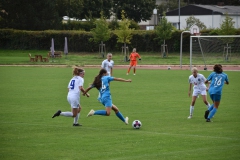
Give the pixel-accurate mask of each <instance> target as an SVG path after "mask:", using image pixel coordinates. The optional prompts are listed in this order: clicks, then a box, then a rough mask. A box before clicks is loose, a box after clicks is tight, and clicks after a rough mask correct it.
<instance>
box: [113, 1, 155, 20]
mask: <svg viewBox="0 0 240 160" xmlns="http://www.w3.org/2000/svg"><path fill="white" fill-rule="evenodd" d="M155 7H156V0H137V1H136V0H128V1H121V0H113V13H115V15H116V17H117V19H121V18H122V15H121V11H122V10H124V11H125V13H126V18H128V19H130V20H134V21H136V22H140V21H146V20H149V19H150V18H151V16H152V14H153V9H154V8H155Z"/></svg>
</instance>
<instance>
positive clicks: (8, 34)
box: [0, 29, 240, 52]
mask: <svg viewBox="0 0 240 160" xmlns="http://www.w3.org/2000/svg"><path fill="white" fill-rule="evenodd" d="M181 32H182V31H179V30H176V31H174V32H173V34H172V37H171V39H169V40H166V44H167V45H168V52H179V50H180V36H181ZM237 33H238V34H240V29H238V30H237ZM202 34H204V35H209V34H214V30H205V31H203V32H202ZM189 36H190V34H184V35H183V48H182V49H183V51H184V52H188V51H189V43H190V42H189V40H190V39H189ZM65 37H67V38H68V48H69V52H98V50H99V48H98V47H99V44H98V43H94V42H90V41H89V39H90V38H92V35H91V33H90V32H86V31H67V30H60V31H57V30H47V31H24V30H13V29H0V48H1V49H31V50H50V46H51V39H52V38H54V48H55V50H61V51H63V49H64V39H65ZM155 38H156V33H155V31H144V30H134V31H133V37H132V40H131V44H128V47H129V51H131V50H132V48H137V50H138V51H141V52H160V51H161V48H160V45H159V44H158V41H156V40H154V39H155ZM104 43H105V44H106V50H107V52H113V51H117V52H121V50H122V48H121V47H122V45H123V44H121V43H117V36H116V35H115V34H114V32H111V36H110V39H109V40H108V41H106V42H104Z"/></svg>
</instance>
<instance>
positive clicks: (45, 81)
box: [0, 67, 240, 160]
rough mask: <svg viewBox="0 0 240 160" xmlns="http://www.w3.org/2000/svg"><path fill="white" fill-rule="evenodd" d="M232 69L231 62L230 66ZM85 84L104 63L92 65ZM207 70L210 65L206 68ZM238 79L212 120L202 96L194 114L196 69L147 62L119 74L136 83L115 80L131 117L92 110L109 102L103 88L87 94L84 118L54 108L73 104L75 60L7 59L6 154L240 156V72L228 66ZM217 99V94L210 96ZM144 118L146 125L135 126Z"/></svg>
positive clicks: (54, 159)
mask: <svg viewBox="0 0 240 160" xmlns="http://www.w3.org/2000/svg"><path fill="white" fill-rule="evenodd" d="M223 69H224V68H223ZM85 70H86V74H85V78H84V79H85V83H84V87H85V88H87V87H88V85H89V84H90V83H91V82H92V81H93V78H94V77H95V76H96V75H97V74H98V71H99V69H89V68H86V69H85ZM200 73H202V74H203V75H205V77H207V76H208V75H209V74H210V73H211V72H210V71H200ZM225 73H227V74H228V77H229V81H230V84H229V85H225V86H224V88H223V95H222V100H221V104H220V107H219V110H218V112H217V113H216V115H215V117H214V118H213V122H212V123H206V122H205V119H204V118H203V115H204V111H205V110H206V106H205V104H204V103H203V102H202V99H201V97H200V98H198V99H197V102H196V104H195V110H194V115H193V118H192V119H187V117H188V116H189V105H190V102H191V98H189V97H188V87H189V84H188V77H189V75H190V74H191V73H190V71H189V70H144V69H138V70H137V75H136V76H133V75H132V72H131V74H130V75H128V76H127V75H126V69H114V72H113V75H114V76H115V77H121V78H125V79H132V83H124V82H111V86H110V87H111V93H112V99H113V103H114V104H115V105H116V106H117V107H118V108H119V109H120V111H121V112H122V114H123V115H124V116H125V117H126V116H128V117H129V119H130V120H129V122H130V124H129V125H125V124H124V123H123V122H122V121H120V120H119V119H118V118H117V117H116V116H115V114H114V112H112V113H111V115H110V116H109V117H105V116H92V117H88V118H87V117H86V116H87V113H88V112H89V111H90V109H94V110H98V109H104V106H102V104H100V103H99V102H98V101H97V96H98V92H97V90H96V89H92V90H91V91H90V92H89V93H90V95H91V96H90V97H89V98H87V97H83V96H81V106H82V111H81V115H80V119H79V123H81V124H82V125H83V126H81V127H73V126H72V123H73V118H66V117H61V116H60V117H56V118H54V119H52V118H51V117H52V115H53V114H54V113H55V112H56V111H57V110H58V109H61V110H62V111H70V106H69V104H68V102H67V98H66V97H67V84H68V82H69V80H70V79H71V77H72V68H70V67H69V68H63V67H0V75H1V76H0V82H1V83H0V108H1V111H0V130H1V136H0V159H1V160H13V159H17V160H26V159H29V160H33V159H37V160H46V159H49V160H79V159H81V160H83V159H84V160H89V159H91V160H92V159H94V160H106V159H109V160H148V159H154V160H155V159H156V160H158V159H161V160H173V159H174V160H175V159H176V160H182V159H185V160H186V159H189V160H193V159H194V160H203V159H206V160H226V159H233V160H236V159H240V154H239V152H240V116H239V114H240V107H239V104H240V97H239V95H240V83H239V79H240V72H234V71H226V72H225ZM208 100H209V102H211V100H210V98H209V96H208ZM135 119H138V120H140V121H141V122H142V125H143V126H142V128H141V129H139V130H136V129H133V128H132V126H131V123H132V121H133V120H135Z"/></svg>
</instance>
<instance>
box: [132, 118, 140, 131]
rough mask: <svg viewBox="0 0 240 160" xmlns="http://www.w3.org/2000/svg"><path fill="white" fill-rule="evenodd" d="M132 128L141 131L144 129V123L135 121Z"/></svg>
mask: <svg viewBox="0 0 240 160" xmlns="http://www.w3.org/2000/svg"><path fill="white" fill-rule="evenodd" d="M132 127H133V128H134V129H140V128H141V127H142V123H141V122H140V121H139V120H134V121H133V123H132Z"/></svg>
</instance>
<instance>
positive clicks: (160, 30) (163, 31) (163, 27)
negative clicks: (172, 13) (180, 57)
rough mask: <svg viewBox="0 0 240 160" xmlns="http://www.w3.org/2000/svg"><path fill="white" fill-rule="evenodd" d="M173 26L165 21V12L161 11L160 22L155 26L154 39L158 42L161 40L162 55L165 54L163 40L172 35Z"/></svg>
mask: <svg viewBox="0 0 240 160" xmlns="http://www.w3.org/2000/svg"><path fill="white" fill-rule="evenodd" d="M172 30H173V26H172V24H171V23H170V22H168V21H167V18H166V14H165V13H163V17H162V19H161V21H160V23H159V24H158V25H157V27H156V34H157V38H156V40H159V44H162V42H163V57H164V56H165V46H166V44H165V40H167V39H170V38H171V36H172Z"/></svg>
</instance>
